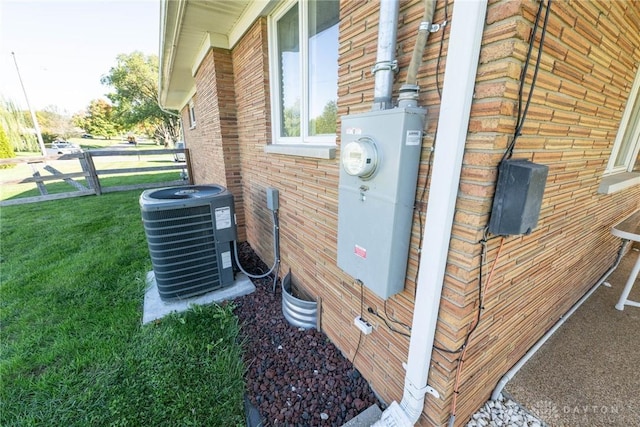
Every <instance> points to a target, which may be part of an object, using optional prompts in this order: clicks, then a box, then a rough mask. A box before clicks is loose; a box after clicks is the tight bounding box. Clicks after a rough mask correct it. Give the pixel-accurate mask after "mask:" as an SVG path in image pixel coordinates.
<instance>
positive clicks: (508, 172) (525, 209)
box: [489, 159, 549, 236]
mask: <svg viewBox="0 0 640 427" xmlns="http://www.w3.org/2000/svg"><path fill="white" fill-rule="evenodd" d="M548 173H549V167H548V166H545V165H539V164H536V163H532V162H530V161H529V160H525V159H508V160H504V161H502V162H501V163H500V165H499V166H498V183H497V184H496V194H495V196H494V198H493V208H492V210H491V220H490V221H489V232H490V233H492V234H495V235H501V236H510V235H518V234H530V233H531V230H533V229H534V228H535V227H536V226H537V225H538V217H539V215H540V206H541V205H542V195H543V193H544V187H545V184H546V182H547V174H548Z"/></svg>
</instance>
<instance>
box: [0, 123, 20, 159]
mask: <svg viewBox="0 0 640 427" xmlns="http://www.w3.org/2000/svg"><path fill="white" fill-rule="evenodd" d="M15 156H16V153H14V152H13V148H11V144H9V138H7V134H6V133H5V131H4V128H3V127H0V159H10V158H12V157H15ZM13 166H15V165H0V168H1V169H7V168H10V167H13Z"/></svg>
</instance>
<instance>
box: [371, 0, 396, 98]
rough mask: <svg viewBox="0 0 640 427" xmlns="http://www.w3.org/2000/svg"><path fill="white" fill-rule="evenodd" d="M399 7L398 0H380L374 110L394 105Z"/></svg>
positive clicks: (374, 72)
mask: <svg viewBox="0 0 640 427" xmlns="http://www.w3.org/2000/svg"><path fill="white" fill-rule="evenodd" d="M398 9H399V3H398V0H380V18H379V23H378V53H377V56H376V64H375V66H374V67H373V70H372V73H373V75H374V76H375V84H374V88H373V108H372V110H388V109H390V108H392V107H393V104H392V100H391V94H392V92H393V74H394V72H395V70H397V69H398V64H397V61H396V59H395V56H396V37H397V32H398V31H397V26H398Z"/></svg>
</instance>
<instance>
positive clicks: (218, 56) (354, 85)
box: [183, 0, 640, 425]
mask: <svg viewBox="0 0 640 427" xmlns="http://www.w3.org/2000/svg"><path fill="white" fill-rule="evenodd" d="M378 7H379V2H378V1H373V0H372V1H360V2H356V1H348V0H343V1H341V9H340V17H341V22H340V48H339V49H340V50H339V52H340V57H339V72H338V74H339V83H338V95H339V98H338V114H339V116H341V115H345V114H350V113H356V112H362V111H367V110H369V109H370V108H371V104H372V102H373V77H372V75H371V72H370V70H371V67H372V66H373V64H374V63H375V58H376V38H377V29H378ZM422 7H423V2H422V1H421V0H410V1H401V2H400V16H399V31H398V45H397V59H398V63H399V67H400V71H399V73H398V74H397V77H396V83H395V86H394V89H395V90H396V92H394V93H397V89H398V87H399V86H400V84H401V83H402V82H403V81H404V79H405V76H406V70H407V66H408V63H409V61H410V57H411V52H412V49H413V43H414V40H415V34H416V31H417V27H418V25H419V22H420V20H421V17H422ZM536 8H537V3H536V2H534V1H532V0H521V1H519V0H500V1H494V0H491V1H490V2H489V7H488V11H487V17H486V24H485V32H484V36H483V42H482V50H481V54H480V64H479V68H478V75H477V82H476V88H475V97H474V101H473V105H472V110H471V118H470V123H469V134H468V139H467V144H466V150H465V155H464V159H463V170H462V176H461V181H460V188H459V196H458V200H457V203H456V215H455V217H454V225H453V235H452V240H451V243H450V249H449V260H448V264H447V268H446V277H445V283H444V288H443V293H442V302H441V308H440V312H439V321H438V326H437V331H436V344H437V345H438V346H440V347H445V348H449V349H454V348H457V347H459V346H460V345H461V344H462V343H463V342H464V339H465V335H466V333H467V331H468V328H469V325H470V323H471V321H472V319H473V318H474V316H475V313H476V310H477V304H478V301H477V294H478V273H479V269H480V263H481V259H480V254H481V245H480V244H479V243H478V242H479V241H480V239H481V238H482V236H483V229H484V227H485V225H486V224H487V222H488V218H489V214H490V211H491V200H492V197H493V193H494V182H495V178H496V166H497V164H498V162H499V161H500V159H501V157H502V155H503V152H504V150H505V147H506V146H507V144H508V142H509V138H510V135H511V134H512V133H513V130H514V127H515V121H516V112H517V104H516V100H517V96H518V81H519V76H520V70H521V68H522V65H523V61H524V58H525V55H526V51H527V44H528V38H529V32H530V29H531V27H532V24H531V22H532V21H533V19H534V17H535V13H536ZM452 9H453V2H452V1H450V3H449V7H448V11H449V19H450V20H451V19H452V18H451V12H452ZM443 19H444V2H442V1H439V2H438V5H437V10H436V15H435V19H434V21H435V22H442V20H443ZM453 19H455V17H453ZM445 28H446V29H445V38H444V49H443V57H442V58H441V61H440V75H439V79H438V81H439V83H440V85H441V84H442V81H443V72H444V67H445V65H446V50H447V47H448V35H449V31H450V26H447V27H445ZM440 37H441V33H435V34H432V35H431V36H430V38H429V42H428V46H427V48H426V51H425V54H424V62H423V64H422V65H421V67H420V70H419V74H418V83H419V85H420V87H421V95H420V104H421V105H423V106H426V107H427V108H428V109H429V116H428V120H427V125H426V129H425V139H424V150H423V154H422V160H421V166H420V171H419V182H418V187H419V188H418V193H417V196H416V198H417V199H418V200H420V199H421V198H420V195H421V193H422V189H423V188H424V187H427V183H426V180H427V178H428V177H427V174H428V170H429V165H428V160H429V158H430V156H429V148H430V147H431V145H432V144H433V139H434V135H435V132H436V125H437V119H438V115H439V104H440V101H439V95H438V90H437V89H436V68H437V62H438V52H439V41H440ZM267 46H268V43H267V24H266V20H265V19H264V18H260V19H259V20H258V21H256V22H255V23H254V24H253V26H252V27H251V28H250V29H249V30H248V31H247V32H246V34H245V35H244V36H243V38H242V39H241V40H240V41H239V43H238V44H237V45H236V46H235V47H234V49H233V51H232V52H228V51H223V50H218V49H214V50H212V51H211V52H209V54H208V55H207V58H206V59H205V61H203V63H202V65H201V66H200V68H199V70H198V72H197V74H196V85H197V94H196V96H195V102H196V115H197V126H196V128H195V129H193V130H186V131H185V137H186V140H187V145H188V147H189V148H190V149H191V150H192V156H193V158H194V169H195V176H194V177H195V178H196V182H207V181H211V180H215V182H224V183H225V185H227V186H228V187H229V188H230V189H231V190H232V192H233V193H234V195H235V196H236V206H237V209H238V211H239V212H241V215H242V221H240V225H241V229H242V230H243V233H244V232H246V234H243V236H246V239H247V240H248V241H249V242H250V244H251V245H252V247H253V248H254V249H255V250H256V251H257V253H258V254H259V255H260V256H261V257H262V259H263V260H264V261H265V262H266V263H267V264H270V263H271V261H272V260H273V255H274V254H273V251H272V243H271V242H272V240H271V239H272V235H271V230H272V225H271V218H270V214H269V212H268V211H267V210H266V200H265V193H264V190H265V188H266V187H269V186H273V187H276V188H278V189H279V190H280V232H281V255H282V270H281V273H282V274H281V275H283V274H284V273H286V272H287V271H288V270H289V269H291V272H292V275H293V278H294V283H296V284H297V285H298V286H300V287H302V288H303V289H304V290H305V291H306V292H307V293H308V294H310V295H312V296H313V297H315V298H318V299H319V300H321V302H322V304H321V307H322V315H321V322H322V329H323V331H324V332H325V333H326V334H327V335H328V337H329V338H330V339H331V340H332V341H333V342H334V343H335V344H336V345H337V347H338V348H339V349H340V350H341V351H342V352H343V354H344V355H345V356H346V357H348V358H349V359H354V357H355V365H356V366H357V368H358V369H359V370H360V371H361V372H362V373H363V375H364V376H365V377H366V378H367V380H369V381H370V383H371V385H372V386H373V388H374V389H375V390H376V392H377V393H378V394H379V395H380V396H381V397H382V398H383V399H384V400H385V401H387V402H390V401H392V400H399V399H400V398H401V397H402V389H403V385H404V373H405V372H404V369H403V367H402V363H403V362H405V361H406V359H407V352H408V342H409V340H408V339H407V338H406V337H403V336H401V335H399V334H396V333H394V332H392V331H390V330H389V329H388V328H387V327H386V326H385V324H384V323H383V322H382V321H380V320H379V319H377V318H376V317H374V316H366V315H367V313H366V308H367V307H372V308H374V309H375V310H377V311H378V312H380V313H381V314H382V315H384V311H385V305H384V302H383V301H382V300H380V299H379V298H378V297H377V296H375V295H374V294H372V293H371V292H370V291H368V290H367V289H366V287H365V288H364V289H360V287H359V286H357V285H356V284H354V283H353V278H351V277H350V276H348V275H346V274H345V273H343V272H342V271H341V270H340V269H339V268H338V267H337V266H336V251H337V248H336V246H337V244H336V242H337V212H338V174H339V166H338V159H332V160H319V159H312V158H303V157H293V156H286V155H277V154H266V153H265V152H264V146H265V145H266V144H269V143H271V120H270V111H271V110H270V108H271V107H270V98H269V96H270V95H269V73H268V68H269V67H268V65H269V64H268V49H267ZM637 46H640V6H639V5H638V4H635V3H633V2H554V3H553V7H552V13H551V16H550V20H549V25H548V32H547V35H546V39H545V48H544V54H543V56H542V61H541V68H540V73H539V76H538V83H537V87H536V89H535V91H534V93H533V97H532V103H531V107H530V109H529V113H528V118H527V121H526V122H525V126H524V128H523V135H522V136H521V137H520V138H519V140H518V144H517V146H516V149H515V152H514V157H516V158H526V159H529V160H532V161H535V162H539V163H543V164H546V165H548V166H549V177H548V180H547V186H546V189H545V193H544V200H543V204H542V211H541V214H540V221H539V224H538V227H537V228H536V229H535V230H534V231H533V232H532V233H531V234H530V235H529V236H513V237H509V238H507V239H506V240H505V243H504V247H503V250H502V255H501V257H500V260H499V262H498V264H497V266H496V270H495V275H494V278H493V283H492V284H491V287H490V289H489V290H488V293H487V295H486V299H485V302H484V311H483V321H482V323H481V324H480V326H479V327H478V329H477V331H476V334H475V335H474V338H473V340H472V341H471V343H470V346H469V349H468V351H467V355H466V359H465V367H464V370H463V372H462V376H461V386H460V394H459V397H458V411H457V421H456V425H462V424H463V423H465V422H466V420H467V419H468V417H469V416H470V414H472V413H473V412H474V411H475V410H476V409H477V408H478V407H479V406H481V405H482V403H483V402H484V401H485V400H486V399H487V398H488V396H489V395H490V393H491V391H492V389H493V388H494V386H495V384H496V383H497V381H498V380H499V379H500V377H501V376H502V375H503V374H504V373H505V372H506V371H507V370H508V369H509V368H511V366H512V365H513V364H515V363H516V362H517V360H518V359H519V358H520V357H521V356H522V355H523V354H524V353H525V352H526V351H527V350H528V348H529V347H530V346H531V345H533V344H534V343H535V342H536V340H537V339H538V338H540V337H541V336H542V335H543V334H544V333H545V332H546V330H548V329H549V328H550V327H551V326H552V325H553V324H554V323H555V322H556V321H557V320H558V319H559V318H560V317H561V316H562V314H564V313H565V312H566V311H567V310H568V309H569V308H570V307H571V305H572V304H573V303H575V302H576V301H577V300H578V299H579V298H580V297H581V296H582V295H583V294H584V293H585V292H586V291H587V290H588V289H589V288H590V287H591V286H592V285H593V284H594V283H595V282H596V281H597V279H598V278H599V277H600V276H601V275H602V274H603V273H604V271H606V269H607V268H608V267H609V266H610V265H611V263H612V262H613V259H614V257H615V253H616V250H617V247H618V243H619V242H618V240H617V239H615V238H613V237H612V236H611V235H610V233H609V227H610V226H611V225H612V224H613V223H615V222H616V220H618V219H620V218H622V217H623V216H625V215H627V214H628V213H630V212H631V211H633V210H634V209H638V208H640V188H638V186H636V187H633V188H631V189H628V190H625V191H623V192H620V193H615V194H612V195H601V194H597V188H598V185H599V183H600V180H601V177H602V174H603V172H604V168H605V166H606V163H607V160H608V157H609V154H610V152H611V149H612V146H613V142H614V139H615V135H616V132H617V129H618V124H619V122H620V119H621V116H622V112H623V110H624V106H625V102H626V99H627V97H628V95H629V91H630V89H631V84H632V83H633V78H634V77H635V73H636V70H637V67H638V64H639V63H640V49H639V48H638V47H637ZM532 68H533V67H530V68H529V70H530V72H531V71H532ZM527 81H530V74H529V77H527ZM527 91H528V85H527V86H525V93H526V92H527ZM187 114H188V112H186V111H183V116H184V117H185V119H186V120H185V121H184V122H185V123H188V116H187ZM442 143H446V142H442ZM425 191H426V195H428V187H427V188H425ZM426 195H425V197H424V198H422V199H421V200H427V197H426ZM417 206H418V207H419V208H420V209H421V210H422V211H423V212H424V211H426V206H425V203H418V205H417ZM426 220H427V221H428V218H427V219H426ZM420 235H421V229H420V225H419V221H418V215H417V214H416V215H415V217H414V227H413V230H412V238H411V246H410V258H409V264H408V271H407V280H406V284H405V290H404V291H403V292H401V293H400V294H397V295H395V296H393V297H392V298H390V299H389V300H388V301H387V304H386V309H387V313H388V315H389V316H390V317H392V318H394V319H397V320H398V321H401V322H404V323H407V324H411V321H412V312H413V304H414V293H415V283H414V278H415V276H416V269H417V266H418V263H419V261H418V255H417V253H418V246H419V245H420ZM498 246H499V239H492V240H490V241H489V242H488V250H487V258H486V259H487V263H486V265H484V272H485V273H486V271H487V270H488V268H489V267H490V264H491V263H492V262H493V260H494V259H495V258H496V254H497V251H498ZM485 278H486V276H485ZM361 301H362V304H363V305H364V307H365V313H364V314H365V317H367V320H369V321H370V322H371V323H372V324H373V325H374V328H375V329H374V332H373V333H372V334H371V335H368V336H366V337H362V341H361V345H360V348H359V350H358V353H357V356H356V354H355V351H356V347H357V345H358V339H359V331H358V330H357V329H356V328H355V327H354V326H353V318H354V317H355V316H356V315H358V314H360V306H361ZM396 326H397V327H398V328H399V329H401V326H399V325H397V324H396ZM414 333H420V331H419V330H414ZM456 366H457V356H456V355H451V354H447V353H444V352H440V351H434V353H433V359H432V361H431V373H430V377H429V385H430V386H432V387H434V388H435V389H436V390H438V391H439V392H440V394H441V398H440V399H436V398H434V397H433V396H431V395H427V399H426V404H425V409H424V413H423V416H422V417H421V419H420V421H419V424H420V425H442V424H445V423H446V421H447V420H448V417H449V411H450V406H451V399H452V396H453V391H452V390H453V384H454V380H455V371H456Z"/></svg>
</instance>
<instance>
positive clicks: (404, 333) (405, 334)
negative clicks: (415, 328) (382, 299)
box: [368, 307, 411, 338]
mask: <svg viewBox="0 0 640 427" xmlns="http://www.w3.org/2000/svg"><path fill="white" fill-rule="evenodd" d="M368 311H369V313H371V314H373V315H374V316H376V317H377V318H378V319H380V320H382V321H383V322H384V324H385V325H386V326H387V328H389V330H390V331H391V332H395V333H396V334H399V335H402V336H405V337H407V338H409V337H411V335H409V334H408V333H406V332H402V331H400V330H398V329H396V328H394V327H393V326H391V324H390V323H389V322H388V321H387V319H386V318H385V317H383V316H381V315H380V313H378V312H377V311H375V310H374V309H373V308H371V307H369V308H368Z"/></svg>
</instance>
